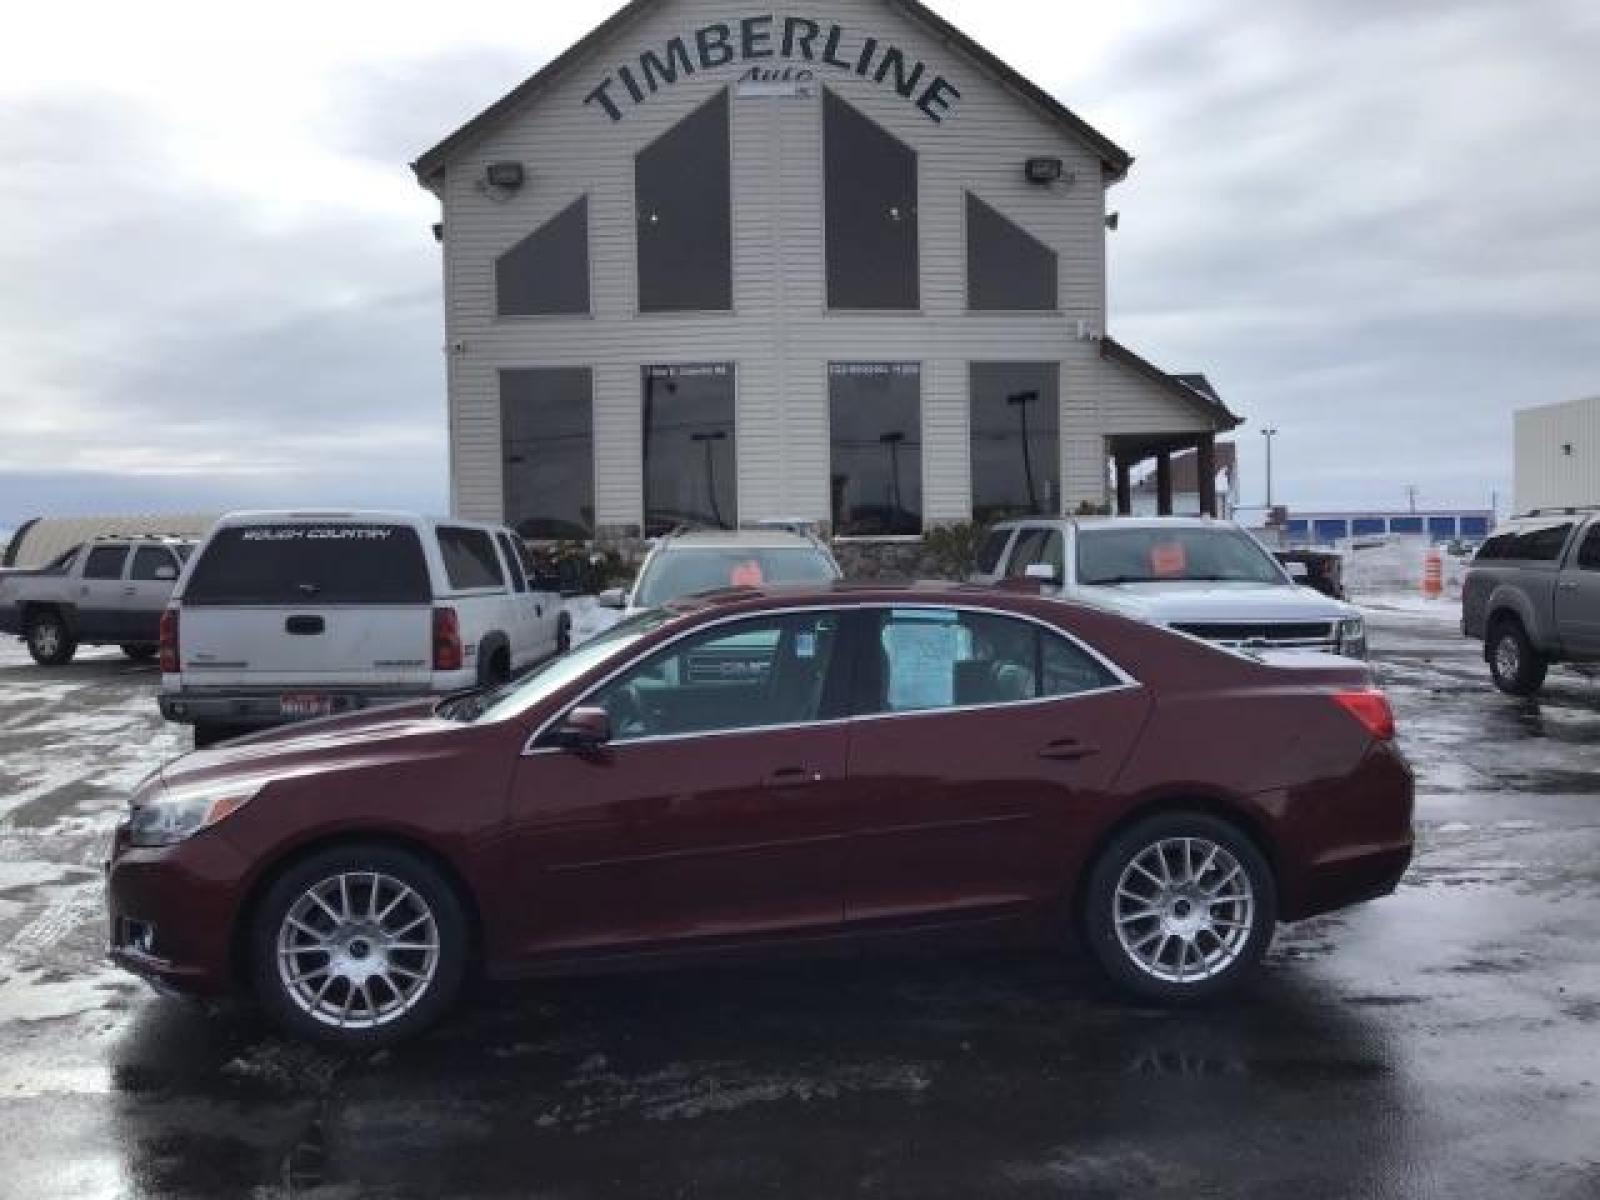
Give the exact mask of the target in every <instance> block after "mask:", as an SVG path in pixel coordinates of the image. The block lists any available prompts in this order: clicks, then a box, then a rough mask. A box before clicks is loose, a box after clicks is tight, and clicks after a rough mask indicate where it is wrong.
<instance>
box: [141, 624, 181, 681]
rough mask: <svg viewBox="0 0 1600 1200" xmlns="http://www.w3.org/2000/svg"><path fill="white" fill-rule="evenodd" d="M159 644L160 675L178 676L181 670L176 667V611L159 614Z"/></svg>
mask: <svg viewBox="0 0 1600 1200" xmlns="http://www.w3.org/2000/svg"><path fill="white" fill-rule="evenodd" d="M145 628H147V629H148V628H149V626H146V627H145ZM160 643H161V673H162V674H163V675H176V674H178V673H179V671H180V670H181V668H180V667H179V665H178V610H177V609H175V608H169V609H167V610H166V611H165V612H164V613H162V614H161V633H160Z"/></svg>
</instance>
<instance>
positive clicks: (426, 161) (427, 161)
mask: <svg viewBox="0 0 1600 1200" xmlns="http://www.w3.org/2000/svg"><path fill="white" fill-rule="evenodd" d="M660 3H663V0H630V2H629V3H627V4H625V5H623V6H622V8H620V9H618V10H617V11H616V12H615V13H613V14H612V15H611V16H610V17H608V18H607V19H606V20H605V21H603V22H601V23H600V24H599V25H598V26H596V27H595V28H594V29H592V30H591V31H590V32H589V33H588V34H586V35H585V36H584V37H583V38H581V39H580V40H579V41H577V42H576V43H574V44H573V45H572V46H571V47H569V48H568V49H567V50H565V51H564V52H562V53H561V54H559V55H557V56H556V57H555V58H553V59H551V60H550V62H548V63H546V64H545V66H544V67H542V68H541V69H540V70H538V71H536V72H535V73H534V74H533V75H531V76H529V77H528V78H527V79H525V80H523V81H522V82H521V83H519V84H518V85H517V86H516V87H514V88H512V89H511V91H509V92H507V93H506V94H505V95H504V96H502V97H501V98H500V99H498V100H496V101H495V102H494V103H493V104H491V105H490V106H489V107H488V108H486V109H484V110H483V111H482V112H481V113H479V114H478V115H477V116H475V117H473V118H472V120H470V121H468V122H467V123H466V124H465V125H463V126H461V128H460V129H457V130H456V131H455V132H454V133H452V134H451V135H450V136H449V137H447V138H445V139H444V140H443V141H442V142H440V143H439V144H438V145H436V146H434V147H433V149H431V150H428V151H425V152H424V153H423V154H422V155H420V156H419V157H418V158H417V160H416V162H414V163H412V164H411V169H412V170H413V171H415V172H416V175H417V179H418V181H419V182H420V183H421V184H422V185H423V186H424V187H426V186H427V185H428V181H429V180H430V179H432V178H433V177H434V176H435V175H437V174H438V173H439V172H440V171H442V170H443V169H444V167H445V165H446V163H447V162H448V161H449V160H450V157H451V156H452V155H454V154H455V153H456V152H457V151H458V150H460V149H461V148H462V147H463V146H464V145H466V143H468V142H469V141H471V140H472V139H474V138H476V137H477V136H479V135H480V134H482V133H484V132H485V131H486V130H488V129H489V128H491V127H492V126H494V125H495V124H496V123H498V122H499V121H500V120H501V119H502V118H504V117H507V116H509V115H510V114H511V113H513V112H516V111H517V110H519V109H520V108H521V107H522V106H523V105H524V104H526V103H527V102H528V101H529V100H531V99H532V98H533V97H534V96H536V95H538V94H539V93H540V92H542V91H544V90H545V89H546V88H548V87H549V86H550V85H551V84H552V83H553V82H554V81H555V80H556V79H557V78H558V77H559V76H561V75H562V74H563V73H564V72H566V70H567V69H568V68H569V67H572V66H575V65H576V64H577V63H579V62H580V61H582V60H583V59H585V58H586V57H588V55H589V54H590V52H591V51H593V50H595V49H597V48H598V47H599V46H600V45H601V44H602V43H603V42H605V41H607V40H608V39H609V38H610V37H611V36H612V35H613V34H615V33H617V32H619V31H620V30H622V29H623V28H624V27H625V26H627V25H629V24H631V23H632V22H633V21H634V20H635V19H636V18H638V17H642V16H643V15H644V14H645V12H646V11H647V10H649V9H651V8H653V7H655V6H656V5H657V4H660ZM885 3H887V4H888V5H889V6H890V7H892V8H897V9H899V10H900V11H901V12H903V13H904V14H905V15H906V16H907V17H909V18H910V19H911V20H913V21H915V22H917V23H919V24H921V25H923V26H924V27H926V28H927V29H928V31H929V32H930V33H932V34H933V35H934V36H935V37H937V38H939V39H941V40H942V41H944V42H946V43H947V44H949V45H951V46H954V47H955V48H956V49H957V50H958V51H960V52H961V53H963V54H965V55H966V56H967V57H968V58H970V59H972V60H973V61H974V62H975V63H977V64H978V66H979V67H981V68H982V69H984V70H986V71H988V72H990V73H991V74H993V75H995V76H996V77H998V78H999V80H1000V81H1001V83H1003V84H1005V85H1006V86H1008V87H1010V88H1011V89H1012V90H1014V91H1015V92H1017V93H1018V94H1019V95H1021V96H1022V98H1023V99H1025V100H1027V101H1029V102H1030V103H1031V104H1033V105H1035V106H1036V107H1038V108H1039V109H1041V110H1042V111H1043V112H1044V114H1045V115H1046V116H1047V117H1049V118H1050V119H1051V120H1053V121H1055V122H1056V123H1057V124H1058V125H1061V126H1062V127H1063V128H1065V129H1066V130H1067V132H1068V133H1070V134H1072V135H1073V136H1074V137H1076V138H1078V139H1079V140H1080V141H1082V142H1084V143H1086V144H1087V145H1088V146H1089V148H1090V149H1092V150H1093V151H1094V152H1095V153H1096V154H1097V155H1099V157H1100V162H1101V165H1102V168H1103V170H1104V172H1105V175H1106V179H1107V181H1108V182H1113V183H1114V182H1116V181H1117V180H1119V179H1121V178H1122V177H1123V176H1125V175H1126V174H1127V173H1128V168H1129V167H1131V166H1132V165H1133V156H1132V155H1130V154H1129V153H1128V152H1127V151H1126V150H1123V149H1122V148H1121V147H1120V146H1118V145H1117V144H1116V143H1115V142H1113V141H1112V140H1111V139H1110V138H1108V137H1106V136H1105V135H1104V134H1103V133H1101V132H1099V131H1098V130H1097V129H1095V128H1094V127H1093V126H1091V125H1090V124H1089V123H1088V122H1087V121H1085V120H1083V118H1081V117H1079V116H1078V115H1077V114H1075V113H1074V112H1072V110H1071V109H1069V108H1067V106H1066V105H1064V104H1062V103H1061V101H1059V100H1057V99H1056V98H1055V97H1054V96H1052V95H1050V93H1049V92H1047V91H1045V90H1044V89H1043V88H1041V87H1039V86H1038V85H1037V84H1035V83H1033V82H1032V81H1031V80H1029V79H1028V78H1027V77H1026V76H1024V75H1023V74H1022V73H1021V72H1019V71H1017V70H1016V69H1015V68H1013V67H1010V66H1008V65H1006V63H1004V62H1002V61H1001V60H1000V59H999V58H997V57H996V56H995V55H993V54H991V53H990V52H989V51H988V50H985V49H984V48H983V47H982V46H980V45H979V44H978V43H977V42H975V41H973V40H972V39H971V38H970V37H968V36H967V35H966V34H964V33H962V32H961V31H960V30H959V29H957V28H956V27H955V26H954V25H952V24H950V22H948V21H946V20H945V19H944V18H943V17H941V16H939V15H938V14H937V13H935V12H934V11H933V10H932V9H930V8H928V6H927V5H925V4H922V3H919V2H918V0H885Z"/></svg>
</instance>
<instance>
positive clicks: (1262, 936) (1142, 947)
mask: <svg viewBox="0 0 1600 1200" xmlns="http://www.w3.org/2000/svg"><path fill="white" fill-rule="evenodd" d="M1275 915H1276V895H1275V891H1274V888H1273V882H1272V875H1271V871H1270V870H1269V869H1268V867H1267V864H1266V862H1265V860H1264V859H1263V858H1262V857H1261V853H1260V852H1259V851H1258V850H1257V849H1256V848H1255V846H1254V844H1253V843H1252V842H1251V841H1250V839H1249V838H1248V837H1246V836H1245V835H1244V834H1243V833H1242V832H1240V831H1239V830H1238V829H1236V828H1235V827H1234V826H1232V825H1230V824H1228V823H1227V822H1225V821H1221V820H1218V819H1217V818H1214V817H1209V816H1205V815H1203V814H1198V813H1195V814H1188V813H1174V814H1166V815H1162V816H1158V817H1154V818H1151V819H1149V820H1146V821H1142V822H1140V823H1139V824H1138V825H1136V826H1134V827H1133V828H1131V829H1129V830H1127V831H1126V832H1125V833H1123V834H1122V835H1121V836H1120V837H1118V838H1117V839H1116V841H1115V842H1113V843H1112V844H1111V846H1110V847H1109V848H1108V849H1107V850H1106V852H1105V854H1104V855H1103V856H1102V857H1101V859H1100V861H1099V863H1098V864H1097V865H1096V867H1095V870H1094V874H1093V876H1092V878H1091V881H1090V894H1089V904H1088V911H1087V920H1088V935H1089V944H1090V947H1091V949H1092V950H1093V951H1094V954H1095V957H1096V958H1098V959H1099V960H1100V964H1101V966H1102V967H1104V968H1105V970H1106V972H1107V974H1108V975H1110V976H1111V978H1112V980H1113V982H1115V983H1116V984H1117V985H1118V986H1120V987H1122V988H1123V989H1124V990H1126V991H1129V992H1132V993H1133V994H1135V995H1137V996H1139V997H1141V998H1144V999H1151V1000H1159V1001H1163V1002H1174V1003H1182V1002H1185V1001H1190V1000H1195V999H1200V998H1203V997H1206V996H1211V995H1214V994H1216V993H1217V992H1219V991H1222V990H1224V989H1226V988H1229V987H1232V986H1233V985H1234V984H1236V983H1237V982H1238V981H1239V980H1240V979H1242V978H1244V977H1245V976H1246V975H1248V974H1250V972H1251V971H1252V970H1253V969H1254V968H1255V966H1256V964H1257V963H1258V962H1259V961H1260V958H1261V955H1262V953H1263V952H1264V951H1265V950H1266V947H1267V943H1268V942H1269V941H1270V940H1271V937H1272V928H1273V923H1274V920H1275Z"/></svg>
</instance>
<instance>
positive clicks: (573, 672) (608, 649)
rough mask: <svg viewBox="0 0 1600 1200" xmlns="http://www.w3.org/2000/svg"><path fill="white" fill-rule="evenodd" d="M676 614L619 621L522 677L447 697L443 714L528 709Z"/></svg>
mask: <svg viewBox="0 0 1600 1200" xmlns="http://www.w3.org/2000/svg"><path fill="white" fill-rule="evenodd" d="M674 615H675V614H674V613H672V612H670V611H667V610H665V609H653V610H651V611H650V612H642V613H640V614H639V615H638V616H635V617H629V618H628V619H627V620H626V621H619V622H618V623H617V624H615V625H613V626H612V627H611V628H610V629H608V630H606V631H605V632H604V633H601V634H598V635H596V636H595V637H593V638H590V639H589V640H588V641H587V642H584V643H583V644H582V645H581V646H574V647H573V648H572V649H571V650H568V651H567V652H566V653H565V654H559V655H557V656H556V657H555V658H552V659H547V660H546V661H545V662H543V663H541V664H540V665H539V666H537V667H535V668H534V669H533V670H532V671H530V672H529V673H528V674H526V675H524V676H523V677H522V678H521V679H516V680H513V681H512V682H510V683H504V684H501V685H500V686H499V687H496V688H491V689H489V690H487V691H478V692H469V693H468V694H466V695H464V696H456V697H453V698H452V699H449V700H446V701H445V702H444V703H443V704H441V705H440V706H439V709H438V712H439V715H440V716H441V717H448V718H450V719H451V720H455V721H500V720H504V719H505V718H506V717H512V716H515V715H516V714H518V713H520V712H526V711H527V710H528V709H530V708H532V707H533V706H534V705H535V704H538V703H539V702H540V701H541V700H543V699H544V698H545V697H546V696H549V695H551V694H553V693H555V692H558V691H560V690H561V689H562V688H564V687H566V686H567V684H569V683H571V682H572V681H573V680H574V679H577V678H578V677H579V676H581V675H583V674H585V673H586V672H588V671H589V670H591V669H592V668H594V667H597V666H599V665H600V664H601V663H603V662H605V660H606V659H608V658H610V657H611V656H612V655H614V654H620V653H621V652H622V651H624V650H626V649H627V648H628V647H629V646H631V645H633V644H634V643H635V642H637V641H638V640H639V639H640V638H642V637H644V636H645V635H646V634H648V633H650V632H651V631H653V630H655V629H658V628H660V627H661V626H662V625H663V624H665V623H666V622H667V621H669V620H671V619H672V617H673V616H674Z"/></svg>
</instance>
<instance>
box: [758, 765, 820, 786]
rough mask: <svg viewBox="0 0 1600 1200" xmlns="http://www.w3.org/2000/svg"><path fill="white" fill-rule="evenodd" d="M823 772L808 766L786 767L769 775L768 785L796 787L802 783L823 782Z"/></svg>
mask: <svg viewBox="0 0 1600 1200" xmlns="http://www.w3.org/2000/svg"><path fill="white" fill-rule="evenodd" d="M821 782H822V772H821V771H813V770H810V769H809V768H807V767H784V768H783V769H782V770H778V771H774V772H773V773H772V774H771V775H768V776H767V786H768V787H794V786H796V785H797V784H802V783H821Z"/></svg>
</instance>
